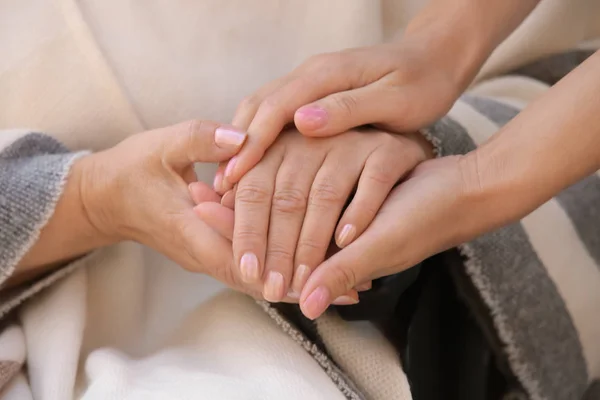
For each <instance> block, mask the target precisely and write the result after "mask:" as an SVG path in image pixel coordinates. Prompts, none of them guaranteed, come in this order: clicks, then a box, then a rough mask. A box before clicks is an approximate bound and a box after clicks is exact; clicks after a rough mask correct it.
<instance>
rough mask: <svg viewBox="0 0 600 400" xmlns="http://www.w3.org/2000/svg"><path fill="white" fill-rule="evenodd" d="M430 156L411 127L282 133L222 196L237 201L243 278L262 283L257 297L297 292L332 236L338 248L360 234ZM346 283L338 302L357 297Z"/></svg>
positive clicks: (209, 213)
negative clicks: (324, 134)
mask: <svg viewBox="0 0 600 400" xmlns="http://www.w3.org/2000/svg"><path fill="white" fill-rule="evenodd" d="M431 156H432V151H431V145H430V144H429V143H428V142H427V141H426V140H425V139H424V138H423V137H422V136H421V135H420V134H417V133H412V134H406V135H395V134H390V133H387V132H383V131H380V130H373V129H363V130H355V131H348V132H346V133H343V134H341V135H338V136H334V137H330V138H318V139H314V138H307V137H305V136H302V135H301V134H300V133H299V132H298V131H296V130H288V131H286V132H284V133H282V134H281V136H280V137H279V139H278V140H277V141H276V142H275V144H274V145H273V146H272V148H270V149H269V150H268V151H267V153H266V155H265V157H264V158H263V160H261V161H260V162H259V163H258V165H257V166H256V167H255V168H253V169H252V170H251V171H250V172H249V173H248V174H247V175H246V176H245V177H244V178H243V179H242V180H241V181H240V183H239V184H238V186H237V188H236V190H235V192H234V194H233V193H232V194H226V195H225V196H224V197H223V204H225V205H228V204H229V205H233V201H235V231H234V233H233V250H234V257H235V261H236V265H237V266H238V268H239V270H240V276H241V277H242V280H243V281H244V282H247V283H248V284H256V283H258V282H264V289H263V296H264V297H265V299H267V300H269V301H272V302H277V301H281V299H282V298H283V297H284V296H285V295H286V294H287V295H288V296H292V297H293V296H294V295H295V296H296V297H297V296H299V294H300V292H301V291H302V288H303V286H304V284H305V282H306V280H307V279H308V276H309V275H310V273H311V272H312V271H313V270H314V268H315V267H316V266H317V265H319V264H320V263H321V262H322V261H323V260H324V258H325V256H326V252H327V250H328V248H329V245H330V243H331V241H332V237H334V238H335V242H336V243H337V246H338V247H340V248H343V247H345V246H347V245H348V244H350V243H351V242H352V241H353V240H354V239H355V238H357V237H359V236H360V235H361V233H362V232H363V231H364V230H365V229H366V228H367V227H368V225H369V224H370V223H371V221H372V219H373V218H374V217H375V214H376V213H377V211H378V210H379V207H380V206H381V204H382V203H383V201H384V200H385V198H386V197H387V195H388V193H389V192H390V191H391V190H392V188H393V187H394V185H395V184H396V183H397V182H398V181H399V180H400V179H401V178H402V177H403V176H404V175H405V174H406V173H408V172H409V171H410V170H412V169H413V168H414V167H415V165H417V164H418V163H420V162H421V161H423V160H425V159H427V158H429V157H431ZM353 191H355V194H354V195H353V196H352V194H353ZM234 199H235V200H234ZM349 199H351V201H349ZM348 203H349V204H348ZM346 204H348V207H347V208H346V210H345V211H344V207H345V205H346ZM205 207H209V208H208V209H204V208H205ZM214 207H215V206H214V205H203V204H200V205H199V206H198V207H197V208H196V211H197V212H198V213H199V215H200V216H201V217H202V218H204V219H205V220H206V219H211V218H212V217H213V216H214V215H215V212H219V213H221V212H222V211H219V210H218V209H217V210H216V211H215V209H214ZM203 209H204V211H203ZM342 211H343V213H342ZM340 216H341V218H340ZM228 218H230V217H228ZM336 226H337V229H336ZM334 232H335V235H334ZM365 283H366V284H368V282H357V284H365ZM361 288H362V287H361V286H360V285H359V286H358V287H357V288H356V289H361ZM352 289H354V287H352V288H349V289H348V290H347V291H345V292H344V293H342V294H340V296H344V297H340V298H338V299H337V300H334V301H336V304H344V303H345V304H350V303H352V302H356V293H355V292H353V291H352Z"/></svg>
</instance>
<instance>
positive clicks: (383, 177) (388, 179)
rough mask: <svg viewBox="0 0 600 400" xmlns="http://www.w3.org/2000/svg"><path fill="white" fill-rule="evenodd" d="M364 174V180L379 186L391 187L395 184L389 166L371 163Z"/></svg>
mask: <svg viewBox="0 0 600 400" xmlns="http://www.w3.org/2000/svg"><path fill="white" fill-rule="evenodd" d="M365 173H366V178H367V179H368V180H369V181H371V182H373V183H376V184H377V185H379V186H385V187H392V186H394V184H395V183H396V175H397V174H396V173H395V171H394V170H393V169H392V168H390V165H389V164H385V163H383V162H376V163H373V165H371V166H370V167H369V169H368V170H367V171H365Z"/></svg>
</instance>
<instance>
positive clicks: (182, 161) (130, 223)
mask: <svg viewBox="0 0 600 400" xmlns="http://www.w3.org/2000/svg"><path fill="white" fill-rule="evenodd" d="M244 140H245V134H242V133H239V132H237V131H235V130H234V129H233V128H231V127H227V126H221V125H219V124H217V123H213V122H207V121H193V122H189V123H183V124H179V125H175V126H172V127H168V128H163V129H157V130H154V131H150V132H144V133H140V134H137V135H134V136H131V137H129V138H128V139H126V140H124V141H123V142H121V143H120V144H118V145H117V146H115V147H113V148H111V149H109V150H106V151H103V152H100V153H96V154H92V155H90V156H87V157H85V158H84V159H82V160H81V162H80V165H79V170H80V172H81V174H80V175H81V184H80V185H81V196H82V203H83V206H84V208H85V210H86V211H87V215H88V218H89V220H90V221H91V223H92V225H93V226H94V227H95V228H96V229H97V230H98V231H99V232H102V234H103V235H105V236H106V237H111V238H114V239H113V240H112V241H113V242H114V241H120V240H134V241H137V242H140V243H142V244H145V245H147V246H149V247H152V248H153V249H155V250H157V251H159V252H161V253H163V254H165V255H166V256H168V257H169V258H171V259H172V260H174V261H175V262H177V263H178V264H180V265H181V266H182V267H184V268H186V269H188V270H190V271H194V272H203V273H207V274H210V275H212V276H213V277H215V278H217V279H219V280H220V281H222V282H224V283H225V284H227V285H229V286H231V287H233V288H235V289H238V290H242V291H245V292H246V293H249V294H251V295H254V296H259V295H260V288H258V290H256V289H253V288H251V287H249V286H248V285H245V284H243V283H242V282H240V281H239V279H238V278H237V274H235V272H234V269H233V268H232V267H233V264H232V259H233V255H232V251H231V242H230V241H229V240H228V239H227V238H225V237H222V236H221V235H219V234H218V233H216V232H215V231H214V230H213V229H211V228H210V227H209V226H207V225H206V224H205V223H203V222H202V221H201V220H199V219H198V218H197V217H196V216H195V214H194V212H193V210H192V207H193V206H194V203H193V201H192V199H191V198H190V195H189V191H188V185H189V184H190V183H192V182H194V181H196V176H195V174H194V171H193V163H195V162H218V161H220V160H224V159H227V158H230V157H231V156H232V155H233V154H235V153H236V151H237V150H238V149H239V148H240V146H241V145H242V143H243V141H244ZM201 196H202V198H203V201H217V202H218V201H220V196H218V195H217V194H216V193H214V192H213V191H212V190H210V189H209V188H208V187H206V190H204V191H203V192H202V193H201Z"/></svg>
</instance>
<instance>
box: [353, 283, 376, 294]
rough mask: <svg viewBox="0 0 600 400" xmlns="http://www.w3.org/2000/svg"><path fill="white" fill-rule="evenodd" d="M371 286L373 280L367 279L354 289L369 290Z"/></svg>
mask: <svg viewBox="0 0 600 400" xmlns="http://www.w3.org/2000/svg"><path fill="white" fill-rule="evenodd" d="M372 287H373V282H372V281H369V282H367V283H363V284H361V285H356V287H355V289H356V290H358V291H359V292H364V291H366V290H371V288H372Z"/></svg>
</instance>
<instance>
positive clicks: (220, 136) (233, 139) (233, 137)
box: [215, 128, 246, 147]
mask: <svg viewBox="0 0 600 400" xmlns="http://www.w3.org/2000/svg"><path fill="white" fill-rule="evenodd" d="M244 140H246V134H245V133H242V132H238V131H234V130H233V129H228V128H217V129H216V130H215V143H216V144H217V145H218V146H219V147H231V146H234V147H239V146H241V145H242V144H243V143H244Z"/></svg>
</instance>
